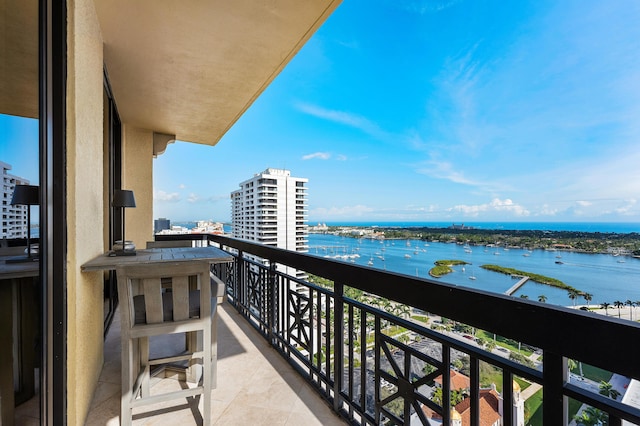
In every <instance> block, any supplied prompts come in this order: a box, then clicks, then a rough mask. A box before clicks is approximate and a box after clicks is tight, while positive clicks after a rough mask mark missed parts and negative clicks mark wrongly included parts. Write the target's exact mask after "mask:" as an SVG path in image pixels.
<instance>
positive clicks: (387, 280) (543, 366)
mask: <svg viewBox="0 0 640 426" xmlns="http://www.w3.org/2000/svg"><path fill="white" fill-rule="evenodd" d="M184 238H192V239H194V240H198V242H197V243H201V242H202V236H200V235H190V236H158V239H163V240H167V239H184ZM206 238H207V239H208V244H214V245H219V246H221V247H222V248H224V249H227V250H229V251H230V252H231V253H233V254H234V257H235V260H234V262H233V263H230V264H227V265H218V266H217V267H216V268H215V269H214V273H215V274H216V275H218V276H219V277H220V278H221V279H222V280H223V281H224V282H225V283H226V284H227V296H228V299H227V300H228V304H227V305H225V306H224V308H223V309H222V311H223V312H221V318H222V323H223V325H222V328H221V331H220V333H221V334H224V333H225V332H226V331H225V329H224V327H229V328H230V326H229V325H228V324H229V323H230V322H233V323H235V324H236V325H237V327H238V328H239V329H241V330H243V331H244V332H245V333H246V336H243V335H235V334H234V336H235V337H234V338H235V339H237V340H239V341H242V340H243V339H248V338H250V337H248V336H255V334H251V333H258V335H260V336H262V339H263V341H261V342H260V344H258V343H255V346H256V348H257V351H258V352H260V354H261V355H259V356H258V357H259V358H260V359H262V357H264V359H268V360H269V362H272V363H274V364H275V363H276V360H275V359H276V358H277V357H276V356H275V353H276V352H277V353H278V354H279V355H280V356H281V357H282V359H278V361H277V362H278V363H280V362H282V361H283V360H284V362H286V363H288V364H289V366H290V368H287V369H285V368H284V367H282V368H281V367H278V371H280V374H281V375H282V376H283V377H285V378H286V379H287V383H288V385H287V386H289V389H293V388H294V387H295V386H292V385H291V384H290V383H292V382H293V383H295V381H296V380H306V382H307V383H308V385H309V387H304V389H305V392H303V393H301V400H300V404H302V405H303V406H306V407H307V408H309V407H316V406H322V404H321V402H320V401H321V400H324V401H326V402H328V403H329V404H331V405H332V407H333V409H334V411H335V412H337V413H339V414H340V415H341V416H342V417H343V419H344V420H346V421H348V422H349V423H352V424H363V425H372V424H394V423H395V424H406V425H408V424H411V425H414V424H427V425H429V424H451V422H452V417H453V416H454V414H455V413H456V411H453V409H454V408H456V409H460V410H461V409H462V408H461V407H462V406H466V409H465V410H466V411H465V413H466V415H467V418H468V420H467V422H466V423H465V422H464V421H463V423H462V424H463V425H466V424H473V425H478V424H480V419H481V417H483V416H485V415H486V413H487V410H488V408H487V407H488V405H487V404H486V401H485V399H484V398H485V396H486V395H487V394H492V395H494V396H495V398H497V399H496V401H499V403H498V402H496V410H499V413H497V415H498V418H499V419H500V421H501V424H504V425H512V424H522V423H520V422H521V421H522V419H521V418H520V416H523V415H524V414H523V413H524V409H523V408H522V406H521V403H523V401H524V399H525V395H526V396H527V397H528V396H530V394H532V393H533V392H538V391H540V390H541V391H540V393H539V394H542V392H543V393H544V395H543V396H544V397H543V398H541V403H540V404H541V408H542V411H541V417H540V419H539V421H541V423H540V424H549V425H563V424H570V422H571V418H570V417H569V415H568V412H569V410H570V406H573V407H574V409H575V407H576V406H577V407H580V406H582V408H581V409H585V408H586V406H590V407H595V408H596V409H598V410H601V412H603V413H606V414H607V415H608V424H609V425H621V424H623V420H626V421H629V422H633V423H635V424H640V409H638V407H637V406H634V405H633V403H627V401H625V400H623V401H625V402H622V401H620V400H614V399H612V398H609V397H606V396H603V395H601V394H599V393H598V388H597V384H596V387H595V391H594V389H590V388H589V387H588V386H585V384H584V383H583V382H582V381H581V380H579V379H578V378H576V376H572V375H570V374H569V373H568V368H567V365H568V360H569V359H571V360H575V361H577V362H579V363H583V364H585V365H590V366H595V367H598V368H600V369H603V370H606V371H608V372H612V373H616V374H617V375H616V376H614V377H616V378H617V379H616V380H613V379H611V380H610V381H611V382H617V381H618V380H620V378H623V379H624V378H625V377H626V378H634V379H638V378H640V363H638V362H637V352H636V350H637V347H636V346H635V345H637V342H638V341H640V324H638V323H633V322H629V321H623V320H619V319H616V318H611V317H605V316H601V315H598V314H594V313H589V312H582V311H576V310H571V309H567V308H564V307H559V306H551V305H545V304H542V303H538V302H533V301H528V300H522V299H517V298H512V297H509V296H504V295H499V294H494V293H489V292H483V291H477V290H471V289H466V288H464V287H459V286H452V285H447V284H443V283H440V282H436V281H433V280H426V279H419V278H414V277H410V276H407V275H400V274H394V273H389V272H386V271H380V270H375V269H372V268H366V267H359V266H355V265H351V264H348V263H344V262H338V261H334V260H328V259H325V258H319V257H315V256H311V255H307V254H301V253H296V252H291V251H286V250H281V249H276V248H271V247H266V246H263V245H260V244H254V243H250V242H246V241H240V240H235V239H232V238H227V237H222V236H214V235H210V236H206ZM205 243H206V242H205ZM254 257H258V258H262V259H267V260H268V261H266V262H264V263H258V262H255V261H252V260H251V259H250V258H254ZM279 265H286V266H288V267H290V268H294V269H295V270H299V271H305V272H306V273H308V274H313V275H315V276H318V277H321V278H323V279H324V280H325V282H326V283H333V284H332V285H331V286H329V285H324V284H323V285H320V284H319V283H316V284H314V283H311V282H309V281H308V280H303V279H298V278H295V277H293V276H290V275H286V274H285V273H283V272H281V269H282V268H279V267H278V266H279ZM234 308H235V310H234ZM236 312H237V313H236ZM410 312H414V313H415V312H418V313H420V315H416V316H414V317H411V316H408V313H410ZM418 316H421V317H424V318H427V317H429V318H438V319H439V323H440V324H442V323H443V322H444V320H445V319H446V320H447V321H454V322H456V323H457V324H459V325H462V326H464V327H469V328H470V329H472V330H473V333H475V331H476V330H484V331H485V332H488V333H494V334H495V335H497V336H501V337H502V338H505V339H512V340H513V341H514V342H517V343H516V346H520V345H522V346H525V345H526V346H527V347H530V348H531V355H530V357H529V358H530V360H529V361H528V360H525V359H522V358H517V357H509V356H505V354H504V353H501V351H500V350H497V349H495V348H494V349H486V347H484V346H483V345H480V344H478V342H477V340H476V339H475V338H474V337H473V336H472V335H471V334H467V335H465V336H463V335H461V334H456V333H452V332H449V331H443V330H442V328H443V327H440V326H438V325H435V326H433V325H432V326H428V325H427V323H426V322H425V321H422V320H416V319H415V318H416V317H418ZM240 318H244V320H246V322H243V321H241V320H240ZM435 322H436V321H433V323H435ZM248 325H251V326H252V327H248ZM594 336H597V341H596V340H594ZM494 338H495V337H494ZM256 340H260V339H259V338H256ZM106 346H107V347H110V345H106ZM244 346H245V345H243V347H244ZM223 347H224V344H223V343H221V344H220V351H221V352H220V353H221V361H220V368H219V370H220V371H221V373H220V374H221V380H220V384H219V387H218V390H217V391H216V392H218V393H216V395H217V396H216V398H224V397H222V396H220V395H226V394H227V393H228V392H229V390H225V389H224V386H225V385H226V384H227V383H226V381H225V380H226V379H224V378H222V374H225V377H233V378H234V380H237V381H240V382H242V383H245V382H250V380H251V379H250V377H251V376H252V372H250V371H244V370H243V369H242V368H237V370H236V371H233V372H228V371H226V370H227V368H229V369H231V370H234V369H236V367H235V365H236V364H228V367H225V366H224V365H223V364H222V363H223V362H225V360H226V356H225V355H224V350H225V349H223ZM229 347H231V346H229ZM363 347H364V348H363ZM229 350H231V349H229ZM274 350H275V351H274ZM514 352H515V350H514ZM531 360H535V362H530V361H531ZM463 361H464V362H463ZM228 362H230V360H229V361H228ZM238 362H239V363H240V361H238ZM245 362H246V361H245ZM254 362H256V363H257V362H263V361H254ZM460 364H466V365H467V366H466V370H468V373H467V374H468V376H469V377H468V384H467V385H466V388H465V389H466V390H465V392H464V395H462V396H463V397H464V400H463V401H462V402H460V401H457V402H454V404H452V402H451V401H452V399H451V397H453V396H455V395H456V391H458V390H459V389H458V388H457V387H456V385H455V380H454V379H453V378H454V377H455V376H459V375H460V374H459V373H457V372H455V371H454V370H453V369H452V368H453V367H454V366H455V367H456V368H459V367H457V366H458V365H460ZM242 365H243V366H245V364H242ZM487 366H489V367H490V368H492V369H493V370H494V371H496V372H497V374H496V376H495V377H494V378H493V379H492V380H493V383H492V385H493V389H487V388H486V386H485V385H486V384H483V382H482V380H483V379H482V374H483V373H482V371H483V370H486V368H487ZM106 368H107V367H105V369H106ZM250 370H251V369H250ZM251 371H254V370H251ZM294 371H296V372H297V373H298V374H299V375H300V376H301V379H300V378H295V379H294V377H296V376H294V373H293V372H294ZM227 374H231V376H226V375H227ZM114 377H116V376H114ZM289 380H292V382H289ZM438 380H439V382H438ZM626 380H627V381H626V382H625V383H627V384H628V383H629V379H626ZM623 382H624V380H623ZM436 383H440V385H439V387H438V386H437V384H436ZM520 384H523V386H528V388H527V389H528V391H527V390H524V388H522V389H521V385H520ZM283 386H284V385H283ZM284 387H285V389H286V386H284ZM234 389H235V388H234ZM310 389H314V390H315V396H314V394H313V393H312V392H310V391H309V390H310ZM438 389H439V390H438ZM254 390H255V389H254ZM307 391H309V392H307ZM438 392H440V394H441V395H444V396H445V397H440V398H439V399H438V397H437V393H438ZM492 392H493V393H492ZM232 393H233V392H232ZM233 394H234V395H237V394H236V393H233ZM98 395H100V392H98ZM446 396H449V397H446ZM459 396H461V395H459ZM216 401H217V402H216V403H214V410H216V409H217V410H218V413H221V415H222V416H224V415H225V413H226V411H225V407H226V410H242V407H240V408H239V407H237V406H235V405H236V404H239V405H242V404H249V402H248V399H247V400H241V399H239V400H234V402H230V403H229V404H230V405H226V406H225V405H223V404H222V403H221V402H220V401H218V400H216ZM224 401H226V399H223V401H222V402H224ZM295 404H297V403H295ZM295 404H294V405H291V404H290V405H288V407H292V406H293V407H295V406H296V405H295ZM583 404H585V405H584V406H583ZM221 405H222V407H221ZM247 407H250V406H249V405H245V406H244V409H245V411H242V412H246V411H247ZM498 407H499V408H498ZM505 407H512V408H513V409H508V408H505ZM325 408H326V407H325ZM248 411H251V410H250V408H249V410H248ZM238 412H240V411H238ZM312 412H313V416H316V417H315V418H316V419H320V418H321V417H322V419H323V420H322V421H325V420H324V419H325V417H326V416H327V415H326V414H325V412H324V411H323V412H320V411H315V409H314V410H312ZM574 412H575V411H574ZM189 415H191V414H189ZM434 419H435V420H434ZM301 421H302V420H301ZM220 424H221V423H220ZM571 424H572V423H571ZM625 424H629V423H625Z"/></svg>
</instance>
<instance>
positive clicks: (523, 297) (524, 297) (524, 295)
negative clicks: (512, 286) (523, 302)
mask: <svg viewBox="0 0 640 426" xmlns="http://www.w3.org/2000/svg"><path fill="white" fill-rule="evenodd" d="M528 298H529V296H527V295H526V294H521V295H520V299H528Z"/></svg>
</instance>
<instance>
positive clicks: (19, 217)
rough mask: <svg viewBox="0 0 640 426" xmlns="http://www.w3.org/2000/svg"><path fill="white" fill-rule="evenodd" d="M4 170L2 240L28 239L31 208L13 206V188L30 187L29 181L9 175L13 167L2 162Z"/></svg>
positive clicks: (1, 166)
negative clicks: (28, 218)
mask: <svg viewBox="0 0 640 426" xmlns="http://www.w3.org/2000/svg"><path fill="white" fill-rule="evenodd" d="M0 168H2V236H0V238H2V239H3V240H4V239H13V238H27V209H28V208H29V206H12V205H11V199H12V198H13V188H15V186H16V185H29V181H28V180H26V179H23V178H21V177H18V176H14V175H12V174H10V173H9V170H11V166H10V165H9V164H7V163H4V162H2V161H0Z"/></svg>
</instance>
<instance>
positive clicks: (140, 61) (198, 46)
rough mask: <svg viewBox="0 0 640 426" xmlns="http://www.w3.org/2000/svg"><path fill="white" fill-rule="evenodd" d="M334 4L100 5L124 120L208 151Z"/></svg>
mask: <svg viewBox="0 0 640 426" xmlns="http://www.w3.org/2000/svg"><path fill="white" fill-rule="evenodd" d="M339 3H340V0H313V1H300V0H265V1H260V2H258V1H255V0H233V1H227V0H219V1H202V0H186V1H184V0H183V1H179V2H176V1H175V0H136V1H130V0H96V1H95V4H96V10H97V13H98V19H99V21H100V26H101V31H102V36H103V40H104V61H105V64H106V68H107V72H108V75H109V79H110V82H111V87H112V89H113V93H114V97H115V100H116V104H117V106H118V111H119V113H120V117H121V119H122V121H123V122H124V123H127V124H131V125H134V126H137V127H141V128H146V129H150V130H153V131H154V132H157V133H164V134H169V135H175V137H176V139H178V140H182V141H189V142H196V143H202V144H209V145H214V144H216V143H217V142H218V141H219V140H220V138H221V137H222V136H223V135H224V134H225V132H226V131H227V130H228V129H229V128H230V127H231V126H232V125H233V124H234V123H235V122H236V120H238V118H239V117H240V116H241V115H242V114H243V113H244V112H245V111H246V110H247V108H249V106H251V104H252V103H253V101H254V100H255V99H256V98H257V97H258V96H259V95H260V94H261V93H262V91H263V90H264V89H265V88H266V87H267V86H268V85H269V84H270V83H271V81H273V79H274V78H275V77H276V76H277V75H278V73H279V72H280V71H281V70H282V69H283V68H284V67H285V65H286V64H287V63H288V62H289V61H290V60H291V58H293V56H294V55H295V54H296V53H297V52H298V50H299V49H300V48H301V47H302V46H303V45H304V43H305V42H306V41H307V40H309V38H310V37H311V35H312V34H313V33H314V32H315V31H316V30H317V29H318V27H319V26H320V25H321V24H322V23H323V22H324V21H325V20H326V18H327V17H328V16H329V15H330V14H331V13H332V12H333V11H334V10H335V8H336V7H337V6H338V4H339Z"/></svg>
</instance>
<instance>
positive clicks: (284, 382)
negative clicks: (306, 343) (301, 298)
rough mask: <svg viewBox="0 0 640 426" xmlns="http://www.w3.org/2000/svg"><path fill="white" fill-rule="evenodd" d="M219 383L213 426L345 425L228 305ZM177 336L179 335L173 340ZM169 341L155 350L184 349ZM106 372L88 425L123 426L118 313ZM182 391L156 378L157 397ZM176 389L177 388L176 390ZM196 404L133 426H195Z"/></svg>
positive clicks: (163, 407) (154, 413)
mask: <svg viewBox="0 0 640 426" xmlns="http://www.w3.org/2000/svg"><path fill="white" fill-rule="evenodd" d="M217 315H218V380H217V381H218V383H217V388H216V389H215V390H214V391H213V392H212V399H213V403H212V416H211V418H212V422H211V423H212V424H213V425H235V424H254V425H266V424H280V425H291V426H296V425H300V424H305V425H343V424H345V422H344V420H342V419H341V418H340V417H339V416H338V415H337V414H336V413H335V412H334V411H333V410H332V408H331V407H330V406H329V404H327V402H325V401H324V400H323V399H322V398H320V397H319V396H317V395H316V394H315V392H314V390H313V388H312V387H311V386H310V385H309V384H308V383H306V382H305V380H304V379H303V378H302V377H300V376H299V375H298V374H297V373H296V372H295V371H294V370H293V369H291V367H289V366H288V364H287V362H286V360H285V359H283V358H282V357H280V356H278V354H277V353H276V352H274V351H273V349H271V348H270V346H269V343H268V342H267V341H266V340H265V339H264V338H263V337H262V336H261V334H260V333H259V332H258V331H257V330H256V329H255V328H253V327H252V326H251V325H250V324H249V323H248V322H247V321H246V320H245V319H244V318H243V317H242V316H241V315H240V314H239V313H238V311H237V310H236V309H235V308H234V307H233V306H232V305H230V304H229V303H226V302H225V303H223V304H222V305H219V306H218V312H217ZM174 337H175V336H174ZM180 337H181V336H179V335H178V339H170V338H169V339H164V340H162V341H159V342H156V343H158V344H157V345H156V346H155V348H154V347H153V346H152V350H155V351H156V353H157V352H158V351H159V350H160V348H164V349H165V350H168V347H169V346H172V347H175V348H177V349H179V348H180V345H181V344H183V343H184V340H183V339H180ZM104 357H105V359H104V367H103V369H102V373H101V375H100V379H99V383H98V387H97V389H96V392H95V394H94V398H93V402H92V404H91V408H90V410H89V416H88V418H87V421H86V424H87V425H104V426H111V425H113V426H117V425H119V415H120V374H121V373H120V317H119V312H117V313H116V316H115V318H114V321H113V324H112V326H111V328H110V330H109V333H108V334H107V337H106V341H105V353H104ZM176 387H178V388H179V382H177V381H176V380H173V379H169V378H165V379H160V378H156V379H155V380H154V382H153V385H152V388H151V391H152V392H153V391H154V388H155V389H156V390H157V391H158V392H164V391H170V390H173V389H175V388H176ZM176 390H177V389H176ZM194 412H197V403H193V402H187V401H180V400H174V401H171V402H167V403H163V404H158V405H157V406H153V407H152V408H151V409H149V407H146V408H144V409H142V411H134V422H133V424H134V425H147V424H148V425H151V424H165V425H195V424H198V422H199V421H201V420H200V419H199V417H198V420H196V418H195V417H194Z"/></svg>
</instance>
